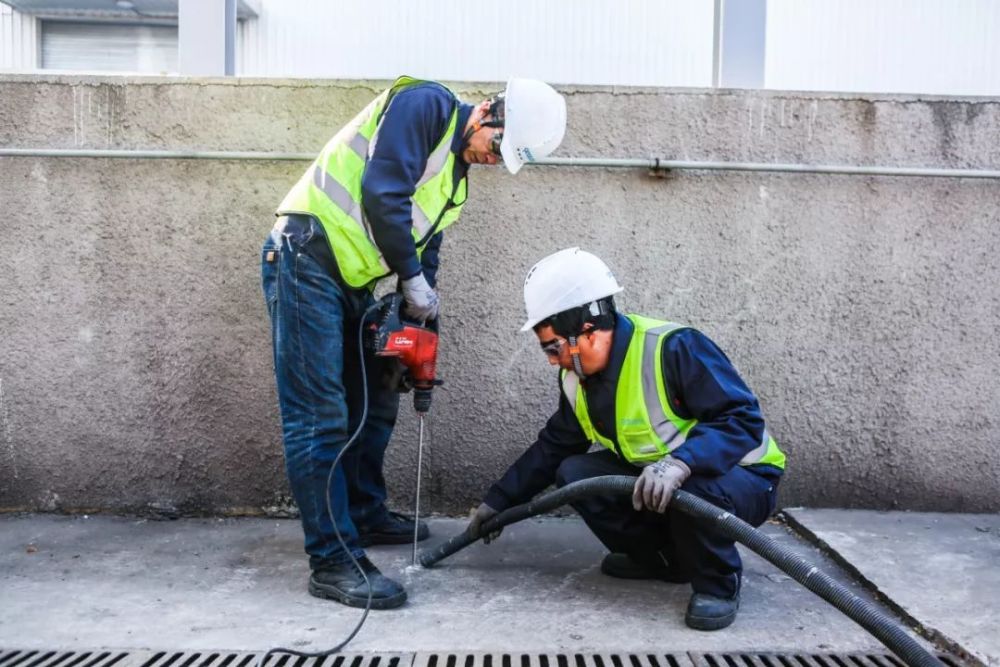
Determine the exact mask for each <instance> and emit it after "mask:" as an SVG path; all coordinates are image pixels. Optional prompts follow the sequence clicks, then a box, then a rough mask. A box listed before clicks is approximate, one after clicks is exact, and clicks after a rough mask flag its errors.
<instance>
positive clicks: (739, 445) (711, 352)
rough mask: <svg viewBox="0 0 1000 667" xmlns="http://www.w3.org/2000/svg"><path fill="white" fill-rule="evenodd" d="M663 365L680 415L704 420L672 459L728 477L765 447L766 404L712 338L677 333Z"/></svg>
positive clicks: (666, 348)
mask: <svg viewBox="0 0 1000 667" xmlns="http://www.w3.org/2000/svg"><path fill="white" fill-rule="evenodd" d="M662 363H663V372H664V379H665V380H666V384H667V387H668V392H669V394H670V400H671V401H672V403H673V406H672V407H673V409H674V411H675V412H676V413H677V414H678V416H681V417H694V418H695V419H697V420H698V423H697V424H696V425H695V426H694V427H693V428H692V429H691V430H690V431H689V432H688V435H687V439H686V441H685V442H684V444H683V445H681V446H680V447H678V448H677V449H676V450H674V451H673V452H671V455H672V456H674V457H676V458H679V459H681V460H682V461H684V462H685V463H687V464H688V466H689V467H690V468H691V470H692V471H693V472H695V473H700V474H705V475H722V474H724V473H726V472H728V471H729V470H731V469H732V468H733V466H736V465H738V464H739V462H740V459H742V458H743V457H744V456H745V455H746V454H747V453H748V452H750V451H752V450H753V449H755V448H756V447H757V446H758V445H760V441H761V438H762V437H763V435H764V417H763V415H762V414H761V410H760V404H759V403H758V402H757V398H756V396H754V394H753V392H752V391H750V388H749V387H747V385H746V383H745V382H744V381H743V379H742V378H741V377H740V375H739V373H738V372H737V371H736V368H734V367H733V364H732V362H730V361H729V358H728V357H727V356H726V355H725V354H724V353H723V352H722V350H720V349H719V347H718V346H717V345H716V344H715V343H713V342H712V341H711V340H710V339H709V338H708V337H707V336H705V335H704V334H702V333H701V332H699V331H696V330H694V329H686V330H684V331H679V332H677V333H676V334H674V335H673V336H671V337H670V338H668V339H667V342H666V343H665V344H664V346H663V358H662Z"/></svg>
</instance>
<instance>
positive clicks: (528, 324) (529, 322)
mask: <svg viewBox="0 0 1000 667" xmlns="http://www.w3.org/2000/svg"><path fill="white" fill-rule="evenodd" d="M623 291H625V288H624V287H622V286H620V285H619V286H618V289H616V290H613V291H612V292H610V293H609V294H607V295H605V296H602V297H599V298H601V299H606V298H608V297H609V296H614V295H615V294H618V293H620V292H623ZM595 301H596V299H595ZM585 303H590V302H589V301H587V302H585ZM579 305H580V306H582V305H584V304H582V303H581V304H579ZM570 307H571V308H575V307H576V306H570ZM559 312H562V311H559ZM553 315H555V313H550V314H549V315H546V316H545V317H539V318H537V319H529V320H527V321H526V322H525V323H524V325H523V326H522V327H521V331H531V329H532V328H533V327H534V326H535V325H536V324H538V323H539V322H541V321H542V320H544V319H546V318H548V317H552V316H553Z"/></svg>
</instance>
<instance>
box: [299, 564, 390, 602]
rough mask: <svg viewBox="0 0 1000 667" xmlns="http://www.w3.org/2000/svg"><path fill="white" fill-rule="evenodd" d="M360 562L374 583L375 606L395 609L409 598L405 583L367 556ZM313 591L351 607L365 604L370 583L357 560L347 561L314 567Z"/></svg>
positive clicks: (319, 596) (324, 597) (310, 590)
mask: <svg viewBox="0 0 1000 667" xmlns="http://www.w3.org/2000/svg"><path fill="white" fill-rule="evenodd" d="M358 563H359V564H360V565H361V567H362V568H364V571H365V574H367V575H368V581H369V582H370V583H371V587H372V609H394V608H396V607H398V606H400V605H401V604H403V603H404V602H406V591H405V590H404V589H403V587H402V586H400V585H399V584H398V583H396V582H395V581H393V580H392V579H390V578H389V577H387V576H385V575H383V574H382V573H381V572H379V569H378V568H377V567H375V565H374V564H373V563H372V562H371V561H370V560H368V558H367V557H366V556H362V557H361V558H359V559H358ZM309 594H310V595H314V596H316V597H318V598H323V599H326V600H336V601H337V602H342V603H343V604H346V605H347V606H348V607H364V606H365V605H366V604H367V602H368V585H367V584H366V583H365V579H364V577H362V576H361V572H360V571H359V570H358V569H357V568H356V567H354V564H353V563H350V562H347V563H342V564H340V565H329V566H325V567H323V568H322V569H319V570H314V571H313V573H312V576H311V577H309Z"/></svg>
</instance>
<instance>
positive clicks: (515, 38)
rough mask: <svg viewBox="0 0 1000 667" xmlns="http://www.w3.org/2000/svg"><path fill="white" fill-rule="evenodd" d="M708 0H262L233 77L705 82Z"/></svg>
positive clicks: (244, 34) (246, 26)
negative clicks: (498, 0)
mask: <svg viewBox="0 0 1000 667" xmlns="http://www.w3.org/2000/svg"><path fill="white" fill-rule="evenodd" d="M713 11H714V3H713V0H505V1H504V2H469V0H405V1H400V0H260V12H259V18H257V19H255V20H252V21H248V22H244V23H243V24H241V27H240V37H241V39H240V40H239V53H238V54H237V73H238V74H240V75H243V76H292V77H317V78H381V79H386V78H392V77H394V76H396V75H398V74H412V75H415V76H424V77H430V78H435V79H443V80H453V81H502V80H505V79H506V78H507V77H508V76H511V75H515V76H530V77H536V78H540V79H544V80H546V81H550V82H553V83H578V84H609V85H614V84H618V85H633V86H644V85H649V86H653V85H655V86H710V85H711V82H712V76H711V74H712V22H713Z"/></svg>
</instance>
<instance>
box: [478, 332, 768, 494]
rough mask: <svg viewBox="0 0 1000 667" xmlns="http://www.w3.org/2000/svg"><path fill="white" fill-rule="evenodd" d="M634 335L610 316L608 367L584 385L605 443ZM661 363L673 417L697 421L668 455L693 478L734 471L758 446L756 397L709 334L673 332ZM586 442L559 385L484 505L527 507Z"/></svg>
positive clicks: (762, 470)
mask: <svg viewBox="0 0 1000 667" xmlns="http://www.w3.org/2000/svg"><path fill="white" fill-rule="evenodd" d="M633 329H634V327H633V325H632V323H631V322H630V321H629V320H628V319H626V318H625V317H624V316H622V315H618V316H617V319H616V322H615V329H614V334H613V336H614V338H613V342H612V348H611V357H610V359H609V360H608V366H607V368H605V369H604V370H603V371H601V372H600V373H597V374H594V375H591V376H590V377H588V378H587V379H586V380H585V381H584V383H583V384H584V387H585V389H586V391H587V407H588V409H589V410H590V419H591V423H593V425H594V428H596V429H597V430H598V431H599V432H600V433H601V435H603V436H604V437H606V438H609V439H611V440H614V431H615V390H616V388H617V386H618V377H619V375H620V372H621V367H622V363H623V361H624V360H625V352H626V350H627V349H628V344H629V341H630V339H631V337H632V331H633ZM661 363H662V364H663V378H664V381H665V383H666V387H667V395H668V396H669V397H670V400H671V401H672V403H673V406H672V407H673V410H674V412H675V413H676V414H677V415H678V416H679V417H682V418H685V419H686V418H692V417H693V418H695V419H697V420H698V423H697V424H696V425H695V426H694V427H693V428H692V429H691V430H690V431H689V432H688V435H687V439H686V441H685V443H684V444H683V445H681V446H680V447H678V448H677V449H675V450H674V451H672V452H671V453H670V454H671V456H675V457H677V458H679V459H681V460H682V461H684V462H685V463H686V464H687V465H688V466H689V467H690V468H691V471H692V473H693V474H696V475H708V476H714V475H722V474H724V473H726V472H727V471H729V470H730V469H732V467H733V466H735V465H738V464H739V461H740V459H742V458H743V457H744V456H745V455H746V454H747V453H748V452H750V451H751V450H753V449H755V448H756V447H757V446H758V445H760V441H761V438H762V437H763V434H764V417H763V416H762V415H761V410H760V405H759V404H758V402H757V398H756V397H755V396H754V395H753V392H751V391H750V389H749V387H747V385H746V383H745V382H743V380H742V378H740V376H739V373H737V371H736V369H735V368H734V367H733V364H732V362H730V361H729V358H728V357H727V356H726V355H725V354H724V353H723V352H722V350H720V349H719V347H718V346H717V345H716V344H715V343H713V342H712V341H711V340H710V339H709V338H708V336H706V335H705V334H703V333H701V332H700V331H697V330H695V329H682V330H681V331H678V332H676V333H675V334H673V335H672V336H670V337H669V338H668V339H667V341H666V343H664V345H663V356H662V359H661ZM590 444H591V443H590V442H589V441H588V440H587V437H586V435H585V434H584V432H583V428H582V427H581V426H580V422H579V421H578V420H577V418H576V415H575V414H574V413H573V408H572V406H571V405H570V403H569V401H568V400H567V399H566V396H565V394H564V393H563V391H562V387H561V386H560V389H559V408H558V409H557V410H556V412H555V414H554V415H552V416H551V417H549V421H548V422H547V423H546V424H545V428H543V429H542V430H541V431H540V432H539V433H538V439H537V440H536V441H535V443H534V444H533V445H532V446H531V447H529V448H528V450H527V451H525V452H524V454H522V455H521V457H520V458H519V459H518V460H517V461H515V462H514V464H513V465H511V467H510V468H509V469H508V470H507V472H506V473H505V474H504V476H503V477H501V478H500V480H499V481H498V482H496V483H495V484H494V485H493V486H492V487H490V490H489V491H488V492H487V494H486V497H485V498H484V499H483V500H484V502H485V503H486V504H487V505H489V506H490V507H492V508H493V509H495V510H497V511H503V510H505V509H507V508H508V507H511V506H512V505H517V504H520V503H523V502H526V501H528V500H529V499H531V498H532V497H534V496H535V495H536V494H537V493H539V492H540V491H542V490H544V489H545V488H546V487H548V486H549V485H550V484H552V483H553V481H554V480H555V474H556V468H558V467H559V464H560V463H561V462H562V460H563V459H565V458H566V457H568V456H573V455H575V454H583V453H585V452H586V451H587V450H588V449H589V448H590ZM749 469H750V470H753V471H754V472H756V473H758V474H760V475H763V476H765V477H767V478H769V479H771V480H772V481H775V482H776V481H777V480H778V479H779V478H780V477H781V470H779V469H778V468H775V467H773V466H769V465H756V466H750V468H749ZM638 472H639V468H638V467H637V468H636V474H638Z"/></svg>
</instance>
